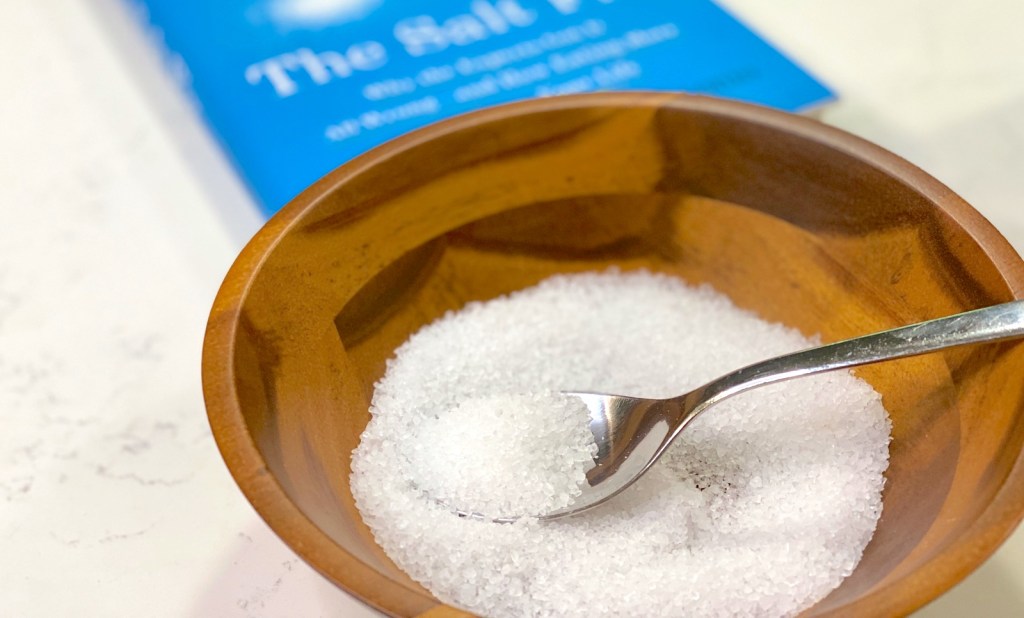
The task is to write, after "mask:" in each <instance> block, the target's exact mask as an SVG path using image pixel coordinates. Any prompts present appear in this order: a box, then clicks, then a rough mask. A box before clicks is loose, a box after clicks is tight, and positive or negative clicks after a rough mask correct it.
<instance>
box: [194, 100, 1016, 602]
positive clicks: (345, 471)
mask: <svg viewBox="0 0 1024 618" xmlns="http://www.w3.org/2000/svg"><path fill="white" fill-rule="evenodd" d="M611 265H615V266H618V267H620V268H623V269H630V268H641V267H642V268H647V269H650V270H655V271H660V272H668V273H673V274H675V275H677V276H679V277H682V278H684V279H686V280H689V281H692V282H701V283H710V284H711V285H714V286H715V287H717V288H718V289H720V290H722V291H723V292H726V293H727V294H729V295H730V296H731V297H732V298H733V299H734V300H735V302H736V303H737V304H739V305H741V306H743V307H746V308H749V309H752V310H755V311H757V312H758V313H760V314H761V315H762V316H764V317H765V318H767V319H771V320H777V321H781V322H784V323H786V324H789V325H791V326H794V327H796V328H799V329H800V330H801V331H803V332H805V333H807V334H820V336H821V337H822V339H823V340H825V341H830V340H835V339H839V338H844V337H848V336H853V335H856V334H861V333H864V332H868V331H871V330H876V329H880V328H885V327H890V326H895V325H898V324H903V323H907V322H911V321H916V320H922V319H926V318H930V317H937V316H939V315H944V314H948V313H953V312H957V311H964V310H967V309H972V308H977V307H981V306H984V305H988V304H992V303H996V302H1001V301H1006V300H1010V299H1012V298H1019V297H1022V296H1024V265H1022V263H1021V260H1020V258H1019V257H1018V256H1017V255H1016V254H1015V253H1014V252H1013V250H1012V249H1011V248H1010V247H1009V245H1008V244H1007V243H1006V242H1005V240H1003V239H1002V237H1001V236H999V234H998V233H997V232H996V231H995V230H994V229H993V228H992V227H991V226H990V225H989V224H988V223H987V222H986V221H985V220H984V219H983V218H982V217H981V216H980V215H978V214H977V213H976V212H975V211H973V210H972V209H971V208H970V207H969V206H968V205H967V204H966V203H964V202H963V201H962V200H960V199H959V198H958V197H957V196H955V195H954V194H952V193H951V192H950V191H949V190H948V189H946V188H945V187H943V186H942V185H941V184H940V183H938V182H937V181H935V180H934V179H932V178H930V177H929V176H927V175H926V174H924V173H923V172H921V171H920V170H918V169H916V168H914V167H913V166H911V165H910V164H908V163H906V162H904V161H902V160H900V159H898V158H897V157H895V156H893V155H891V154H889V153H887V152H885V151H883V150H881V149H879V148H877V147H875V146H872V145H871V144H868V143H866V142H864V141H861V140H859V139H856V138H854V137H851V136H849V135H846V134H844V133H842V132H840V131H837V130H835V129H831V128H828V127H825V126H823V125H820V124H818V123H816V122H814V121H812V120H808V119H805V118H798V117H793V116H789V115H785V114H781V113H778V112H772V111H768V110H764V109H760V108H756V107H752V106H747V105H742V104H738V103H729V102H723V101H716V100H712V99H706V98H699V97H687V96H680V95H670V94H653V93H631V94H625V93H616V94H595V95H584V96H576V97H564V98H552V99H543V100H537V101H531V102H524V103H519V104H514V105H511V106H506V107H502V108H496V109H492V110H485V111H482V112H477V113H474V114H471V115H468V116H463V117H460V118H456V119H452V120H448V121H445V122H442V123H440V124H437V125H434V126H432V127H428V128H426V129H423V130H421V131H418V132H416V133H413V134H410V135H408V136H405V137H403V138H400V139H398V140H396V141H393V142H391V143H389V144H388V145H385V146H384V147H382V148H379V149H376V150H374V151H372V152H371V153H368V154H366V155H364V156H362V157H360V158H358V159H356V160H355V161H353V162H351V163H349V164H347V165H345V166H343V167H341V168H339V169H338V170H336V171H334V172H333V173H331V174H329V175H328V176H327V177H325V178H324V179H323V180H321V181H320V182H319V183H317V184H316V185H314V186H313V187H311V188H310V189H309V190H307V191H306V192H305V193H303V194H302V195H301V196H300V197H299V198H297V199H296V200H295V201H294V202H293V203H291V204H289V205H288V206H287V207H286V208H285V209H284V210H282V211H281V213H280V214H279V215H277V216H276V217H275V218H274V219H272V220H271V221H270V222H269V223H268V224H267V226H266V227H265V228H264V229H263V230H262V231H261V232H260V233H259V234H258V235H257V236H256V237H255V238H254V239H253V241H252V242H251V243H250V244H249V245H248V246H247V247H246V249H245V250H244V251H243V252H242V254H241V255H240V256H239V258H238V260H237V261H236V263H235V264H234V266H233V267H232V269H231V271H230V272H229V273H228V275H227V277H226V279H225V282H224V285H223V287H222V289H221V291H220V293H219V294H218V297H217V299H216V301H215V304H214V307H213V310H212V312H211V316H210V322H209V327H208V332H207V339H206V343H205V347H204V356H203V385H204V392H205V397H206V402H207V408H208V412H209V417H210V423H211V426H212V427H213V431H214V435H215V437H216V439H217V442H218V445H219V446H220V449H221V451H222V454H223V456H224V459H225V461H226V462H227V464H228V467H229V468H230V470H231V472H232V474H233V475H234V476H235V479H236V480H237V482H238V484H239V486H240V487H241V488H242V490H243V491H244V492H245V494H246V496H247V497H248V498H249V500H250V501H251V502H252V503H253V505H254V506H255V507H256V509H257V510H258V511H259V512H260V514H261V515H262V516H263V517H264V518H265V519H266V520H267V522H268V523H269V524H270V525H271V527H273V528H274V530H275V531H276V532H277V533H278V534H279V535H280V536H281V537H282V538H283V539H284V540H285V541H286V542H287V543H288V544H289V545H290V546H291V547H292V548H293V549H295V551H296V552H298V553H299V555H301V556H302V557H303V558H304V559H305V560H307V561H308V562H309V563H310V564H312V565H313V566H314V567H315V568H317V569H318V570H319V571H320V572H321V573H323V574H324V576H326V577H328V578H329V579H331V580H332V581H334V582H335V583H337V584H338V585H339V586H342V587H343V588H345V589H346V590H348V591H350V592H351V593H353V594H355V595H357V596H358V597H360V598H362V599H364V600H365V601H366V602H367V603H369V604H371V605H373V606H375V607H377V608H379V609H381V610H383V611H385V612H387V613H389V614H391V615H396V616H415V615H422V614H426V615H452V616H455V615H462V614H461V612H460V611H459V610H455V609H453V608H446V607H444V606H443V605H441V604H439V603H438V602H437V601H436V600H435V599H433V598H432V597H431V596H430V595H429V594H428V593H427V592H426V591H425V590H423V589H422V588H420V587H419V586H417V585H416V584H415V583H413V582H411V581H410V580H409V579H408V577H406V576H405V575H404V574H403V573H401V571H400V570H399V569H397V568H396V567H395V566H394V565H393V564H392V563H391V562H390V561H389V560H388V559H387V557H386V556H385V555H384V554H383V553H382V552H381V550H380V549H379V548H378V547H377V545H376V544H375V543H374V542H373V538H372V535H371V534H370V533H369V531H368V530H367V529H366V527H365V526H364V525H363V523H362V521H361V520H360V518H359V515H358V512H357V511H356V509H355V506H354V504H353V501H352V496H351V494H350V492H349V489H348V475H349V454H350V452H351V450H352V449H353V448H354V447H355V446H356V444H357V443H358V440H359V435H360V433H361V431H362V429H363V427H364V426H365V424H366V422H367V420H368V411H367V410H368V405H369V398H370V396H371V394H372V385H373V382H374V381H375V380H376V379H377V378H379V377H380V375H381V374H382V372H383V369H384V363H385V361H386V359H387V358H388V357H389V356H390V355H391V354H392V352H393V350H394V348H395V347H396V346H397V345H398V344H400V343H401V342H402V341H403V340H404V339H405V338H406V337H407V336H408V335H409V334H410V333H412V332H414V331H415V330H416V329H417V328H419V327H420V326H422V325H423V324H425V323H427V322H430V321H431V320H433V319H435V318H437V317H438V316H440V315H442V314H443V313H444V312H445V311H447V310H449V309H454V308H458V307H460V306H462V305H463V304H465V303H466V302H468V301H471V300H483V299H488V298H492V297H494V296H497V295H500V294H504V293H507V292H509V291H512V290H515V289H519V288H522V287H525V286H528V285H531V284H533V283H536V282H537V281H539V280H540V279H542V278H544V277H546V276H548V275H550V274H552V273H558V272H575V271H583V270H594V269H603V268H606V267H608V266H611ZM860 373H861V375H862V376H863V377H864V378H865V379H867V380H868V381H870V382H871V383H872V384H873V385H874V386H875V388H876V389H877V390H879V392H881V393H882V394H883V398H884V401H885V403H886V406H887V408H888V409H889V411H890V413H891V415H892V417H893V421H894V439H893V442H892V445H891V456H892V464H891V467H890V470H889V473H888V483H887V487H886V491H885V496H884V500H885V510H884V513H883V516H882V520H881V522H880V524H879V528H878V531H877V533H876V535H875V538H874V539H873V541H872V542H871V544H870V545H869V546H868V548H867V551H866V553H865V556H864V559H863V560H862V562H861V564H860V565H859V566H858V568H857V569H856V571H855V572H854V574H853V575H852V576H851V577H850V578H848V579H847V581H846V582H845V583H844V584H843V585H842V586H840V588H838V589H837V590H836V591H835V592H834V593H833V594H832V595H830V596H829V597H828V598H826V599H825V600H823V601H822V602H821V603H819V604H818V605H817V606H815V607H814V608H812V609H811V610H809V611H808V612H807V615H808V616H825V615H828V616H865V615H871V616H884V615H903V614H906V613H909V612H911V611H913V610H914V609H916V608H918V607H920V606H921V605H923V604H925V603H927V602H928V601H929V600H931V599H932V598H934V597H935V596H937V595H939V594H941V593H942V592H943V591H945V590H947V589H948V588H949V587H951V586H952V585H954V584H955V583H956V582H957V581H959V580H960V579H961V578H963V577H964V576H965V575H966V574H967V573H969V572H970V571H971V570H972V569H974V568H975V567H976V566H977V565H978V564H979V563H980V562H981V561H982V560H984V559H985V558H986V557H987V556H988V555H989V554H990V553H991V552H992V551H994V549H995V547H996V546H997V545H998V544H999V543H1000V542H1001V541H1002V540H1003V539H1004V538H1005V537H1006V536H1007V535H1008V534H1009V533H1010V531H1011V530H1012V529H1013V527H1014V526H1015V525H1016V523H1017V522H1018V521H1019V519H1020V517H1021V514H1022V512H1024V464H1022V463H1021V447H1022V444H1024V386H1022V383H1024V381H1022V380H1021V375H1022V374H1024V346H1021V345H1013V344H1000V345H990V346H986V347H974V348H965V349H958V350H953V351H950V352H948V353H943V354H935V355H931V356H927V357H921V358H917V359H907V360H904V361H898V362H893V363H888V364H885V365H878V366H874V367H868V368H864V369H862V370H861V372H860Z"/></svg>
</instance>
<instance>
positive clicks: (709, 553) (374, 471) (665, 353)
mask: <svg viewBox="0 0 1024 618" xmlns="http://www.w3.org/2000/svg"><path fill="white" fill-rule="evenodd" d="M812 344H813V342H812V341H809V340H807V339H806V338H804V337H803V336H801V335H800V334H799V333H797V332H796V331H794V330H792V329H788V328H786V327H783V326H781V325H777V324H769V323H767V322H764V321H762V320H760V319H758V318H757V317H756V316H754V315H752V314H750V313H747V312H744V311H741V310H739V309H737V308H736V307H735V306H733V305H732V303H731V302H730V301H729V300H728V299H727V298H726V297H724V296H722V295H720V294H718V293H716V292H714V291H713V290H711V289H709V288H707V287H703V288H692V287H688V286H686V285H684V284H683V283H682V282H680V281H678V280H676V279H674V278H671V277H667V276H662V275H652V274H649V273H645V272H636V273H629V274H621V273H617V272H608V273H601V274H593V273H591V274H582V275H567V276H558V277H554V278H551V279H548V280H547V281H544V282H542V283H541V284H540V285H538V286H536V287H534V288H530V289H528V290H523V291H520V292H517V293H515V294H512V295H510V296H508V297H505V298H500V299H496V300H493V301H490V302H488V303H483V304H481V303H476V304H471V305H469V306H467V307H465V308H464V309H463V310H462V311H460V312H458V313H454V314H450V315H448V316H445V317H444V318H443V319H441V320H439V321H437V322H435V323H434V324H431V325H430V326H427V327H425V328H424V329H422V330H420V331H419V332H418V333H416V334H415V335H413V337H411V338H410V339H409V341H407V342H406V343H405V344H404V345H403V346H402V347H400V348H399V349H398V350H397V352H396V356H395V358H394V359H393V360H392V361H391V362H390V363H389V364H388V369H387V372H386V375H385V376H384V378H383V379H382V380H381V381H380V383H379V384H378V385H377V389H376V392H375V394H374V400H373V406H372V409H371V412H372V414H373V417H372V419H371V421H370V423H369V424H368V425H367V427H366V430H365V432H364V433H363V436H362V440H361V442H360V445H359V447H358V448H357V449H356V451H355V452H354V453H353V460H352V469H353V472H352V479H351V480H352V491H353V494H354V496H355V498H356V503H357V506H358V507H359V509H360V512H361V513H362V515H363V519H364V520H365V521H366V523H367V524H368V525H369V526H370V528H371V529H372V530H373V532H374V535H375V537H376V539H377V541H378V543H379V544H380V546H381V547H382V548H383V549H384V550H385V552H387V554H388V555H389V556H390V557H391V558H392V560H394V561H395V563H396V564H398V565H399V567H401V568H402V569H403V570H405V571H406V572H407V573H408V574H409V575H410V576H411V577H413V578H414V579H415V580H417V581H419V582H421V583H422V584H423V585H424V586H425V587H426V588H428V589H429V590H430V591H431V592H433V593H434V594H435V595H436V596H437V597H438V598H440V599H441V600H443V601H445V602H447V603H450V604H454V605H458V606H462V607H465V608H467V609H469V610H471V611H473V612H475V613H478V614H481V615H484V616H492V617H494V618H500V617H504V616H510V617H511V616H538V617H540V616H620V615H631V616H680V615H687V616H790V615H795V614H797V613H799V612H800V611H801V610H802V609H804V608H806V607H808V606H810V605H811V604H813V603H814V602H815V601H817V600H819V599H821V598H822V597H824V596H825V595H826V594H828V592H829V591H831V590H832V589H833V588H835V587H836V586H837V585H838V584H839V583H840V582H841V581H842V580H843V578H844V577H846V576H847V575H849V573H850V572H851V571H852V569H853V567H854V566H855V565H856V564H857V562H858V561H859V559H860V555H861V553H862V552H863V549H864V547H865V545H866V544H867V542H868V541H869V540H870V538H871V535H872V534H873V532H874V528H875V525H876V523H877V520H878V517H879V515H880V514H881V509H882V503H881V491H882V487H883V485H884V482H885V481H884V477H883V472H884V471H885V469H886V467H887V465H888V442H889V431H890V423H889V419H888V416H887V415H886V412H885V410H884V409H883V407H882V405H881V402H880V398H879V396H878V395H877V393H875V392H874V391H873V390H872V389H871V388H870V386H868V385H867V384H866V383H864V382H862V381H860V380H857V379H856V378H854V377H853V376H852V375H850V374H849V373H846V372H839V373H830V374H823V375H820V376H813V377H808V378H801V379H800V380H796V381H792V382H789V383H786V384H780V385H775V386H769V387H765V388H762V389H757V390H754V391H751V392H749V393H745V394H742V395H739V396H737V397H735V398H733V399H731V400H728V401H726V402H724V403H722V404H720V405H719V406H716V407H715V408H713V409H712V410H711V411H709V412H708V413H707V414H705V415H703V416H701V417H700V418H698V419H697V420H696V421H695V422H694V423H693V424H692V425H690V426H689V427H688V428H687V430H686V431H685V432H684V433H683V434H682V435H681V436H680V438H679V439H677V440H676V442H675V444H674V445H673V446H672V448H671V449H670V450H669V451H668V452H667V453H666V455H665V457H664V458H663V459H662V460H661V461H660V462H659V463H658V465H657V466H655V467H654V468H652V469H651V471H649V472H648V474H647V475H646V476H645V477H644V478H642V479H641V480H640V481H639V482H637V483H636V484H635V485H634V486H632V487H631V488H630V489H629V490H627V491H625V492H624V493H623V494H622V495H620V496H619V497H617V498H616V499H614V500H612V501H611V502H609V503H608V504H606V505H604V506H602V507H599V508H597V509H595V510H593V511H590V512H588V513H585V514H582V515H579V516H574V517H571V518H566V519H560V520H555V521H550V522H544V521H538V520H536V519H530V518H525V519H521V520H519V521H517V522H516V523H514V524H495V523H490V522H484V521H478V520H472V519H463V518H460V517H458V516H457V515H455V514H453V513H452V512H451V508H450V505H457V506H458V507H459V508H463V509H465V508H468V509H470V510H477V511H481V512H485V513H488V514H495V513H496V514H507V513H509V512H513V513H522V512H531V513H542V512H545V511H548V510H553V509H557V508H560V507H561V506H564V505H565V504H567V503H568V502H569V501H571V500H572V498H573V497H574V496H575V495H578V492H579V489H578V487H579V485H578V484H579V482H581V481H582V479H583V476H582V475H583V474H584V473H585V470H586V468H587V467H588V466H589V465H590V463H589V461H588V458H589V457H591V455H592V454H593V448H594V445H593V441H592V437H590V436H589V435H588V433H589V432H586V431H584V430H583V428H584V427H585V425H584V423H585V422H586V418H585V416H584V414H585V412H584V411H582V410H581V409H579V408H578V407H574V406H573V405H572V403H571V402H567V401H566V400H565V398H559V397H558V396H557V395H555V394H554V393H556V392H557V391H560V390H580V391H587V390H589V391H603V392H615V393H621V394H627V395H635V396H641V397H669V396H672V395H676V394H679V393H681V392H683V391H686V390H689V389H690V388H693V387H695V386H698V385H700V384H702V383H704V382H706V381H708V380H710V379H712V378H714V377H717V376H718V375H721V374H723V373H726V372H728V371H730V370H732V369H735V368H737V367H739V366H742V365H745V364H748V363H750V362H753V361H756V360H759V359H762V358H766V357H769V356H774V355H777V354H781V353H785V352H789V351H793V350H795V349H799V348H803V347H807V346H809V345H812Z"/></svg>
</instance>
